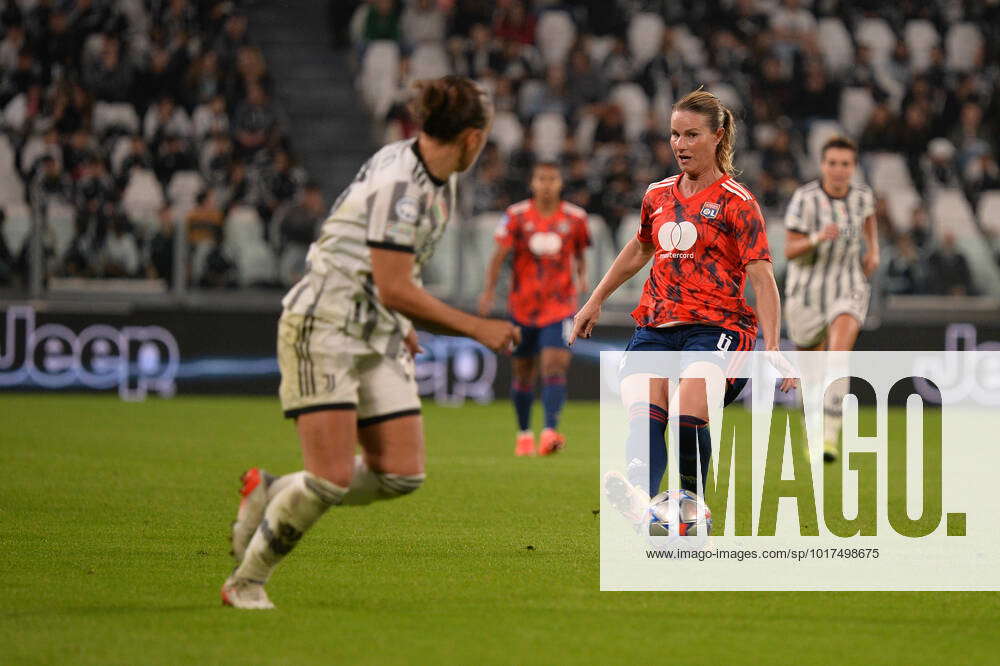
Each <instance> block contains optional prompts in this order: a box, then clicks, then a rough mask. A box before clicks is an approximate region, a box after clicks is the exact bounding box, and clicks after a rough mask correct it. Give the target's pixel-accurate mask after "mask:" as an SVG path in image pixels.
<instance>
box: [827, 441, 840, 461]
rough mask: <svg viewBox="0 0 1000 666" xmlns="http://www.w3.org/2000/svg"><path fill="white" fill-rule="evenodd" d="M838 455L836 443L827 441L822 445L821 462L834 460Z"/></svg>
mask: <svg viewBox="0 0 1000 666" xmlns="http://www.w3.org/2000/svg"><path fill="white" fill-rule="evenodd" d="M839 455H840V452H839V451H837V445H836V444H834V443H833V442H827V443H826V444H825V445H824V446H823V462H828V463H829V462H836V460H837V457H838V456H839Z"/></svg>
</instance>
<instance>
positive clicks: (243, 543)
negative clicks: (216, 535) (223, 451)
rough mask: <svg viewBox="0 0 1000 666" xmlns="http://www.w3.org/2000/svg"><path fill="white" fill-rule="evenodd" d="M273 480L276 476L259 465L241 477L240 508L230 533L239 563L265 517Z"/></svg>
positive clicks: (233, 552) (234, 554) (233, 553)
mask: <svg viewBox="0 0 1000 666" xmlns="http://www.w3.org/2000/svg"><path fill="white" fill-rule="evenodd" d="M273 480H274V477H272V476H271V475H270V474H268V473H267V472H265V471H264V470H263V469H261V468H259V467H251V468H250V469H248V470H247V471H245V472H243V476H241V477H240V481H241V482H242V483H243V486H242V487H241V488H240V508H239V510H238V511H237V512H236V520H234V521H233V525H232V533H231V535H230V541H231V543H232V551H231V552H232V555H233V557H234V558H236V563H237V564H239V563H240V562H242V561H243V556H244V555H245V554H246V552H247V546H249V545H250V539H252V538H253V533H254V532H256V531H257V526H258V525H260V521H261V520H263V519H264V509H266V508H267V500H268V497H267V488H268V486H270V485H271V482H272V481H273Z"/></svg>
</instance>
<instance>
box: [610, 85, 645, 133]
mask: <svg viewBox="0 0 1000 666" xmlns="http://www.w3.org/2000/svg"><path fill="white" fill-rule="evenodd" d="M610 99H611V101H613V102H616V103H617V104H618V105H619V106H620V107H621V108H622V111H623V112H624V115H625V137H626V138H627V139H628V140H629V141H636V140H638V139H639V136H640V135H641V134H642V133H643V131H644V130H645V129H646V123H647V121H648V119H649V98H648V97H646V93H645V92H644V91H643V89H642V88H641V87H640V86H639V85H638V84H636V83H620V84H618V85H617V86H615V87H614V89H613V90H612V91H611V97H610Z"/></svg>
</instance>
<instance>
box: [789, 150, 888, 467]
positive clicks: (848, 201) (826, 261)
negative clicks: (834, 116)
mask: <svg viewBox="0 0 1000 666" xmlns="http://www.w3.org/2000/svg"><path fill="white" fill-rule="evenodd" d="M857 163H858V149H857V146H856V145H855V144H854V142H853V141H851V140H850V139H848V138H846V137H842V136H836V137H833V138H831V139H829V140H827V142H826V143H824V144H823V149H822V152H821V153H820V174H821V175H820V179H819V180H815V181H812V182H810V183H807V184H805V185H803V186H802V187H800V188H799V189H797V190H795V193H794V194H793V195H792V200H791V202H790V203H789V205H788V212H787V213H786V215H785V227H786V229H787V231H786V240H785V256H786V257H787V258H788V260H789V261H788V272H787V274H786V276H785V303H784V311H785V321H786V324H787V327H788V336H789V337H790V338H791V340H792V342H794V343H795V344H796V346H798V348H799V349H800V350H829V351H851V350H852V349H854V342H855V341H856V340H857V337H858V332H859V331H860V330H861V325H862V324H863V323H864V321H865V316H866V315H867V313H868V301H869V297H870V291H871V289H870V287H869V283H868V280H869V278H870V277H871V276H872V274H873V273H874V272H875V271H876V269H877V268H878V265H879V247H878V230H877V227H876V222H875V196H874V194H873V193H872V191H871V189H870V188H868V187H867V186H865V185H858V184H856V183H853V182H852V181H853V179H854V172H855V170H856V168H857ZM862 240H863V241H864V243H862ZM846 390H847V387H846V386H836V385H835V386H834V387H833V389H832V390H831V391H829V392H828V393H827V396H826V397H827V401H826V402H825V418H824V420H823V423H824V427H823V439H824V457H825V458H826V459H827V460H834V459H836V456H837V453H838V448H837V441H838V436H839V432H840V424H841V418H842V416H841V411H842V410H841V403H842V402H843V397H844V394H845V393H846Z"/></svg>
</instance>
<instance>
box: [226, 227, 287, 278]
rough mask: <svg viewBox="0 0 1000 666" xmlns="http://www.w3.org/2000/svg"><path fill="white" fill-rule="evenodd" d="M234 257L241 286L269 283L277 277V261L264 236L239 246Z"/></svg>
mask: <svg viewBox="0 0 1000 666" xmlns="http://www.w3.org/2000/svg"><path fill="white" fill-rule="evenodd" d="M232 258H233V263H235V264H236V276H237V278H236V279H237V281H238V282H239V285H240V286H241V287H253V286H265V285H269V284H272V283H273V282H274V281H275V279H276V277H277V273H278V265H277V261H276V260H275V258H274V254H273V253H272V252H271V248H269V247H268V246H267V243H265V242H264V239H263V238H261V239H257V240H255V241H254V242H250V243H244V244H242V245H240V246H238V247H237V248H236V254H234V255H232Z"/></svg>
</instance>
